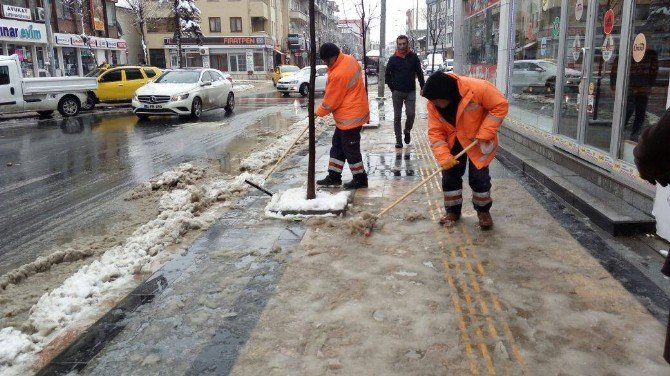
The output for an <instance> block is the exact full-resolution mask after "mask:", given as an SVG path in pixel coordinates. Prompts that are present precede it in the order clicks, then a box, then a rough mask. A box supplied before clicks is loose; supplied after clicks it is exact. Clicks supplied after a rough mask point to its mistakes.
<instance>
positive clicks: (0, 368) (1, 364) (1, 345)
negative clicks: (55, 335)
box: [0, 328, 37, 375]
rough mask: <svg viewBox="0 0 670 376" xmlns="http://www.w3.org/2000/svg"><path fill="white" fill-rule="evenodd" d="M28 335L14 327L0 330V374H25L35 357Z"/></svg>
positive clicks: (28, 371) (33, 347)
mask: <svg viewBox="0 0 670 376" xmlns="http://www.w3.org/2000/svg"><path fill="white" fill-rule="evenodd" d="M34 351H35V345H34V344H33V341H32V340H31V338H30V336H28V335H26V334H23V333H21V332H20V331H18V330H16V329H14V328H4V329H2V330H0V375H25V374H28V373H30V366H29V365H30V364H31V363H32V362H34V361H35V360H36V359H37V357H36V356H35V355H34Z"/></svg>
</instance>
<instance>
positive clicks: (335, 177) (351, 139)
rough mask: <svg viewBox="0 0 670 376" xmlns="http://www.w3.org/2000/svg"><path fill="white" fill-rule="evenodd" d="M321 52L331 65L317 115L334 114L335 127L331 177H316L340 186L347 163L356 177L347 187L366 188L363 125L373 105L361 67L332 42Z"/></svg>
mask: <svg viewBox="0 0 670 376" xmlns="http://www.w3.org/2000/svg"><path fill="white" fill-rule="evenodd" d="M319 55H320V57H321V59H322V60H323V61H325V62H326V65H328V81H327V82H326V94H325V96H324V98H323V102H321V105H320V106H319V108H318V109H317V110H316V116H319V117H323V116H326V115H328V114H330V113H332V114H333V118H334V119H335V126H336V129H335V133H334V134H333V140H332V146H331V148H330V161H329V162H328V176H326V177H325V178H324V179H321V180H317V182H316V184H318V185H321V186H339V185H341V184H342V169H343V168H344V162H348V163H349V169H350V170H351V173H352V175H353V179H352V180H351V181H350V182H348V183H345V184H344V188H345V189H358V188H367V187H368V176H367V174H366V173H365V167H364V166H363V157H362V156H361V128H362V127H363V124H365V123H367V122H368V121H369V120H370V108H369V106H368V96H367V93H366V92H365V84H364V83H363V72H362V70H361V66H360V65H359V64H358V61H356V59H355V58H354V57H353V56H351V55H346V54H344V53H342V52H340V49H339V48H338V47H337V46H336V45H335V44H333V43H324V44H323V45H322V46H321V48H320V49H319Z"/></svg>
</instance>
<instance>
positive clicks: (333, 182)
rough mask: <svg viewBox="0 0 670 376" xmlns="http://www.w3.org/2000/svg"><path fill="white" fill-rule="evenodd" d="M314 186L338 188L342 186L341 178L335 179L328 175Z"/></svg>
mask: <svg viewBox="0 0 670 376" xmlns="http://www.w3.org/2000/svg"><path fill="white" fill-rule="evenodd" d="M316 185H320V186H322V187H336V186H337V187H339V186H340V185H342V178H338V177H335V176H333V175H330V174H328V176H326V177H325V178H323V179H321V180H317V181H316Z"/></svg>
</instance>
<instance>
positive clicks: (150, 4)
mask: <svg viewBox="0 0 670 376" xmlns="http://www.w3.org/2000/svg"><path fill="white" fill-rule="evenodd" d="M125 7H126V8H128V9H130V10H131V11H132V12H133V17H134V19H133V21H132V23H133V26H134V27H135V29H136V31H137V32H138V33H139V34H140V39H141V42H142V53H143V54H144V63H145V64H149V63H150V62H149V50H148V49H147V43H146V32H145V30H146V25H147V20H148V19H151V18H154V16H155V15H156V13H157V10H158V9H159V7H160V3H157V2H155V1H151V0H126V1H125Z"/></svg>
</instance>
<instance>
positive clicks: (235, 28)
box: [230, 17, 242, 33]
mask: <svg viewBox="0 0 670 376" xmlns="http://www.w3.org/2000/svg"><path fill="white" fill-rule="evenodd" d="M230 32H231V33H241V32H242V17H230Z"/></svg>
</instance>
